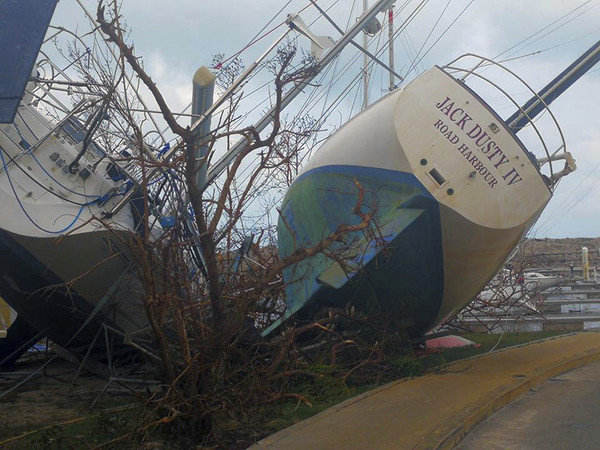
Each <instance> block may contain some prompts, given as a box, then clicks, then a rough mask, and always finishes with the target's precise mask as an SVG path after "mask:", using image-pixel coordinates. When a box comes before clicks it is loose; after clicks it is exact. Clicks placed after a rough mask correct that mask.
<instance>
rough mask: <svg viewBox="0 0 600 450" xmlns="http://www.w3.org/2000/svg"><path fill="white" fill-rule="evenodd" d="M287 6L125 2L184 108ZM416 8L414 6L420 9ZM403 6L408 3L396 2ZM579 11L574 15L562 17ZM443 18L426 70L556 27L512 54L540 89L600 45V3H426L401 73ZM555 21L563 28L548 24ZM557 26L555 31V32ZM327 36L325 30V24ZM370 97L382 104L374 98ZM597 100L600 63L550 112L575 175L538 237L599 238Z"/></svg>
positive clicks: (65, 9) (174, 100)
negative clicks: (202, 83) (214, 62)
mask: <svg viewBox="0 0 600 450" xmlns="http://www.w3.org/2000/svg"><path fill="white" fill-rule="evenodd" d="M373 2H374V1H373V0H370V3H371V4H372V3H373ZM84 3H85V4H86V5H89V8H90V10H91V11H95V4H96V2H95V1H93V0H84ZM286 3H287V0H172V1H169V2H167V1H164V0H124V8H123V15H124V18H125V20H126V21H127V24H128V25H129V27H130V28H131V30H132V31H131V41H132V42H133V43H134V45H135V51H136V54H138V55H140V56H142V57H143V59H144V61H145V64H146V67H147V68H148V70H149V72H150V74H151V75H152V77H153V78H154V79H155V81H156V82H157V84H158V86H159V87H160V88H161V89H162V90H163V92H164V93H165V94H166V97H167V100H168V101H169V102H170V103H171V105H172V108H173V109H174V110H180V109H182V108H183V107H184V106H185V105H186V104H187V103H188V102H189V100H190V98H191V90H190V80H191V77H192V75H193V73H194V71H195V70H196V68H197V67H199V66H201V65H210V62H211V58H212V55H214V54H216V53H223V54H225V55H226V56H229V55H231V54H233V53H235V52H236V51H238V50H240V49H241V48H242V47H244V45H245V44H246V43H247V42H248V41H249V40H250V39H251V38H252V37H253V36H254V35H255V33H257V32H258V31H259V30H260V29H261V28H262V27H263V26H264V25H265V24H266V23H267V22H268V21H269V20H270V19H271V18H272V16H274V15H275V14H276V13H277V12H278V11H279V10H280V9H281V8H282V7H283V6H284V5H285V4H286ZM307 3H308V1H307V0H293V1H291V3H290V5H289V6H287V7H286V8H285V9H284V12H282V14H281V15H280V16H279V18H278V19H277V20H275V21H274V22H273V24H274V25H276V24H279V23H280V22H281V21H282V20H283V19H284V18H285V14H286V13H289V12H295V11H298V10H300V9H301V8H303V7H304V6H305V5H306V4H307ZM319 3H320V4H322V5H323V6H324V7H326V6H329V5H331V4H333V3H336V5H335V6H334V7H333V9H332V10H331V14H332V15H333V16H334V18H336V19H337V20H338V21H339V23H340V25H341V26H342V27H345V25H346V23H347V21H348V17H341V15H342V13H345V15H346V16H347V15H348V12H349V11H351V10H352V4H353V0H338V1H337V2H335V0H319ZM358 3H360V4H362V2H358ZM412 3H413V4H414V5H415V6H416V5H417V3H418V2H417V1H413V2H412ZM396 4H397V5H401V4H404V1H402V0H398V1H397V2H396ZM579 6H581V7H580V8H579V9H578V10H577V12H576V13H575V14H571V15H570V16H568V17H567V18H566V19H562V20H560V19H561V17H562V16H564V15H565V14H567V13H569V11H571V10H573V9H574V8H577V7H579ZM466 7H467V9H466V10H465V12H464V14H462V16H460V17H459V18H458V19H457V17H458V16H459V14H460V13H461V11H463V10H464V9H465V8H466ZM444 9H445V11H444ZM312 11H313V10H311V9H308V10H307V11H306V12H304V13H303V15H302V16H303V17H304V18H305V21H306V22H309V19H310V18H311V17H313V16H314V13H313V12H312ZM406 11H408V9H407V10H406ZM442 12H443V15H442ZM580 13H581V14H580ZM578 14H579V16H578ZM338 16H339V17H338ZM440 16H441V19H439V18H440ZM576 16H577V17H576ZM81 17H82V14H81V13H80V12H79V11H78V9H77V6H76V5H75V0H60V3H59V6H58V9H57V13H56V15H55V22H56V23H58V22H62V23H63V24H65V25H69V24H70V23H73V22H76V21H77V20H80V19H81ZM438 19H439V23H438V25H437V27H436V28H435V29H434V31H433V33H432V34H431V37H430V38H429V40H428V41H427V43H426V44H425V46H424V49H427V48H429V46H430V44H432V43H433V42H434V41H435V40H436V39H437V38H438V37H439V36H440V34H442V32H443V31H444V30H446V29H447V28H448V27H449V26H450V25H451V23H452V22H453V21H454V20H455V19H457V20H456V22H455V23H454V24H453V25H452V26H451V28H450V29H449V31H448V32H447V33H446V34H445V35H444V36H443V38H441V39H440V40H439V42H438V43H437V44H436V45H435V47H434V48H433V49H432V50H431V51H430V52H429V53H427V54H426V55H425V57H424V58H423V59H422V61H421V63H420V65H419V71H421V70H424V69H427V68H428V67H431V66H432V65H436V64H438V65H442V64H444V63H447V62H449V61H450V60H452V59H453V58H455V57H456V56H458V55H460V54H462V53H466V52H472V53H477V54H481V55H483V56H487V57H495V56H497V55H499V54H501V53H502V52H504V51H506V50H507V49H509V48H511V47H512V46H513V45H515V44H518V43H519V42H521V41H522V40H523V39H525V38H527V37H528V36H529V35H531V34H533V33H535V32H537V31H539V30H541V29H543V28H544V27H548V26H550V27H549V28H547V29H546V30H545V31H543V32H541V33H539V34H538V35H537V36H536V38H535V39H537V41H536V42H533V43H532V44H531V45H529V46H527V47H526V48H521V47H517V48H516V49H515V50H517V52H516V53H515V54H514V55H512V56H521V55H525V54H529V53H533V52H538V51H541V53H539V54H536V55H534V56H530V57H526V58H521V59H519V60H517V61H514V62H513V63H511V64H510V68H511V69H512V70H514V71H516V72H517V73H518V74H519V75H520V76H521V77H522V78H524V79H525V80H526V81H527V82H528V83H530V84H531V86H532V87H533V88H534V89H536V90H538V89H540V88H542V87H543V86H544V85H545V84H546V83H547V82H549V81H550V80H552V78H554V76H556V75H557V74H558V73H560V72H561V71H562V70H563V69H564V68H565V67H566V66H567V65H568V64H569V63H570V62H572V61H573V60H574V59H575V58H576V57H578V56H579V55H580V54H581V53H583V52H584V51H585V50H587V49H588V48H589V47H590V46H591V45H592V44H594V43H595V42H597V41H598V40H600V0H588V1H586V0H474V1H472V2H471V0H451V1H450V2H448V0H429V2H428V3H427V6H426V7H425V8H424V9H423V11H422V13H421V14H419V16H418V17H417V18H416V19H415V20H414V21H413V22H412V23H411V24H410V26H409V27H408V29H407V34H406V35H405V36H406V37H405V38H404V40H403V41H401V42H399V43H398V44H397V52H396V64H397V67H398V68H399V69H400V68H406V67H407V66H408V65H409V64H410V60H409V57H408V55H407V52H406V47H407V46H409V47H410V46H412V47H413V48H416V49H419V48H420V47H421V46H422V45H423V42H424V41H425V40H426V39H427V36H428V34H429V33H430V31H431V29H432V27H433V26H434V24H435V23H436V21H438ZM555 21H558V22H557V23H555V24H554V25H551V24H552V23H553V22H555ZM557 26H558V27H559V28H558V29H557V30H555V31H552V32H550V31H551V30H553V29H554V28H556V27H557ZM322 30H324V31H322V32H326V31H325V27H324V26H323V28H322ZM317 31H320V29H318V30H317ZM279 33H280V31H278V32H277V33H275V34H274V35H273V37H275V36H277V34H279ZM329 34H331V35H332V36H334V34H333V33H331V32H330V33H329ZM334 37H337V36H334ZM532 40H533V39H532ZM268 43H270V41H269V40H268V39H265V42H264V44H263V43H262V42H261V43H259V44H257V45H256V46H254V47H253V48H252V49H251V50H250V51H248V52H246V53H245V54H244V55H243V57H244V60H245V61H247V62H249V61H250V60H251V59H252V58H253V57H255V56H256V55H257V54H258V53H260V52H262V50H264V49H265V48H266V46H267V45H268ZM525 95H526V94H525ZM372 97H373V100H375V99H376V97H377V95H376V93H375V94H373V96H372ZM522 100H526V98H522ZM599 103H600V64H599V65H598V66H597V67H596V68H595V69H592V71H591V72H590V73H588V74H587V75H586V76H585V77H583V78H582V79H581V80H580V81H579V82H578V83H576V84H575V85H574V86H573V87H571V88H570V89H569V91H567V93H566V94H564V95H563V96H562V97H561V98H559V99H558V100H557V101H556V102H554V104H553V105H552V108H551V109H552V111H553V113H554V114H555V115H556V117H557V118H558V120H559V122H560V124H561V127H562V130H563V132H564V135H565V139H566V142H567V146H568V149H569V151H571V153H573V155H574V157H575V158H576V160H577V165H578V170H577V172H575V173H573V174H571V175H569V176H568V177H566V178H565V179H564V180H563V181H562V182H561V184H560V185H559V186H558V189H557V191H556V194H555V196H554V198H553V199H552V201H551V202H550V204H549V206H548V208H547V210H546V211H545V212H544V214H543V215H542V217H541V219H540V220H539V222H538V225H537V226H536V227H534V231H535V237H546V236H547V237H580V236H589V237H596V236H600V110H599V109H598V108H599V107H598V105H599Z"/></svg>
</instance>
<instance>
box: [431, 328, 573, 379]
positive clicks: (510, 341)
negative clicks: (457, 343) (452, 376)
mask: <svg viewBox="0 0 600 450" xmlns="http://www.w3.org/2000/svg"><path fill="white" fill-rule="evenodd" d="M561 334H565V332H564V331H533V332H524V333H504V335H500V334H489V333H467V334H461V336H462V337H464V338H465V339H469V340H470V341H473V342H475V343H476V344H480V346H479V347H477V348H475V347H470V346H469V347H460V348H447V349H444V350H443V351H442V352H441V353H435V354H431V355H427V356H425V357H423V358H421V361H422V362H423V366H424V368H425V370H428V369H435V368H436V367H441V366H443V365H445V364H448V363H450V362H452V361H457V360H459V359H465V358H470V357H472V356H477V355H482V354H484V353H488V352H490V351H491V350H492V349H494V350H500V349H503V348H508V347H514V346H516V345H521V344H526V343H528V342H532V341H537V340H540V339H546V338H550V337H554V336H560V335H561ZM494 347H495V348H494Z"/></svg>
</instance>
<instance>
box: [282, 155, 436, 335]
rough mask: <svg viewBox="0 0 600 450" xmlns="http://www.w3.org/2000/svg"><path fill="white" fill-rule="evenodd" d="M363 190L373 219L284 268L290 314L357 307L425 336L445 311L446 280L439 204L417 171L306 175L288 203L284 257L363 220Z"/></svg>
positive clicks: (338, 170) (337, 169) (323, 170)
mask: <svg viewBox="0 0 600 450" xmlns="http://www.w3.org/2000/svg"><path fill="white" fill-rule="evenodd" d="M361 191H362V195H363V201H362V205H361V211H362V212H363V213H369V212H374V220H372V221H371V222H370V223H369V225H368V227H367V228H366V229H364V230H360V231H355V232H351V233H348V234H347V235H345V236H344V238H343V241H342V242H334V243H333V244H332V245H331V246H330V247H329V248H328V249H327V250H326V251H325V252H323V253H319V254H317V255H315V256H313V257H311V258H308V259H306V260H304V261H301V262H299V263H297V264H294V265H292V266H290V267H288V268H287V269H286V270H284V280H285V282H286V293H287V312H286V317H291V316H292V315H295V314H299V316H302V315H303V311H306V312H308V311H313V310H314V308H318V307H344V306H346V305H353V306H355V307H356V308H359V309H361V310H365V311H381V312H384V313H385V314H388V315H390V314H391V315H393V316H395V317H397V318H403V319H408V320H410V321H412V322H413V325H412V326H411V328H410V332H411V334H420V333H422V332H423V331H425V330H427V329H428V328H429V327H430V326H431V325H432V324H433V321H434V319H435V317H436V315H437V313H438V312H439V310H440V306H441V302H442V296H443V285H444V283H443V263H442V262H443V259H442V244H441V229H440V215H439V205H438V203H437V201H436V200H435V199H434V198H433V197H432V196H431V195H430V194H429V193H428V192H427V190H426V189H425V188H424V187H423V186H422V185H421V184H420V183H419V182H418V181H417V179H416V178H415V177H414V175H412V174H409V173H404V172H399V171H392V170H384V169H375V168H368V167H360V166H344V165H336V166H325V167H320V168H318V169H313V170H311V171H308V172H307V173H305V174H303V175H302V176H301V177H299V178H298V179H297V180H296V181H295V182H294V183H293V185H292V186H291V188H290V190H289V191H288V194H287V195H286V198H285V200H284V202H283V205H282V209H281V218H280V220H279V252H280V256H281V258H286V257H287V256H289V255H291V254H292V253H293V252H294V250H295V249H297V248H310V247H313V246H315V245H317V244H318V243H319V242H321V241H322V240H323V239H325V238H326V237H327V236H329V235H330V234H331V233H333V232H334V231H335V230H336V229H337V228H338V227H339V226H340V225H357V224H359V223H361V222H362V219H361V217H360V215H359V214H356V213H355V208H356V207H357V205H358V203H359V194H360V193H361Z"/></svg>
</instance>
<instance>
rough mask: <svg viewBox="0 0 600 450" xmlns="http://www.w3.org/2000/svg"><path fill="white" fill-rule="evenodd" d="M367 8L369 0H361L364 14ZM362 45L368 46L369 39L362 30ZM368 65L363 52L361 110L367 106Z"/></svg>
mask: <svg viewBox="0 0 600 450" xmlns="http://www.w3.org/2000/svg"><path fill="white" fill-rule="evenodd" d="M367 9H369V0H363V13H364V14H366V12H367ZM362 38H363V39H362V46H363V48H364V49H365V50H368V49H369V48H368V47H369V39H368V36H367V33H366V32H364V31H363V36H362ZM368 66H369V58H368V57H367V55H366V54H364V53H363V106H362V109H363V111H364V110H365V109H367V108H368V106H369V72H368V71H367V68H368Z"/></svg>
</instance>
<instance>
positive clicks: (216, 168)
mask: <svg viewBox="0 0 600 450" xmlns="http://www.w3.org/2000/svg"><path fill="white" fill-rule="evenodd" d="M393 1H394V0H380V1H378V2H377V3H376V4H375V5H374V6H373V7H371V8H370V9H369V11H368V12H367V14H365V15H364V16H362V18H361V19H360V20H358V21H357V22H356V23H355V24H354V26H352V27H351V28H350V30H348V32H347V33H346V34H345V35H344V36H343V37H342V38H341V39H340V40H339V41H338V42H337V43H336V44H335V45H334V46H333V47H332V49H331V50H330V51H329V52H327V53H326V54H325V56H324V57H323V59H322V60H321V61H320V62H319V63H318V65H317V67H316V68H315V71H314V73H313V74H312V75H311V76H309V77H307V78H306V79H305V80H304V81H302V82H300V83H298V84H297V85H295V86H294V87H293V88H291V89H290V90H289V91H288V93H287V94H286V95H285V96H284V97H283V99H282V101H281V105H280V108H281V110H283V109H284V108H285V107H286V106H287V105H288V104H289V103H290V102H291V101H292V100H293V99H294V98H296V96H297V95H298V94H300V92H302V91H303V90H304V89H305V88H306V87H308V86H309V85H310V83H311V82H312V80H314V79H315V78H316V76H317V75H318V74H319V73H320V72H321V70H323V68H324V67H326V66H327V65H328V64H329V63H330V62H331V61H333V60H334V59H335V58H336V57H337V55H338V54H339V53H340V52H341V51H342V50H343V49H344V48H345V47H346V45H348V44H349V43H350V42H351V41H352V39H354V37H355V36H356V35H357V34H358V33H360V31H361V30H362V29H363V28H364V27H365V25H366V24H367V23H369V21H370V20H372V19H373V18H374V17H375V16H376V15H377V14H378V13H380V12H381V11H385V10H387V9H389V5H390V4H391V3H392V2H393ZM274 114H275V107H273V108H271V110H270V111H269V112H268V113H267V114H265V115H264V116H263V118H262V119H260V120H259V121H258V122H257V123H256V124H255V126H254V129H255V130H256V131H257V132H258V133H260V132H261V131H262V130H264V129H265V128H266V127H267V125H269V124H270V123H271V122H272V121H273V118H274ZM246 145H247V142H246V140H245V139H242V140H240V141H239V142H238V143H237V144H236V145H235V146H234V147H233V148H232V149H231V150H229V152H227V154H225V155H224V156H223V157H222V158H221V159H220V160H219V161H218V162H217V163H215V164H214V165H213V166H212V167H211V168H210V169H209V171H208V176H207V178H206V185H205V186H204V187H206V186H208V185H209V184H210V183H212V182H213V181H214V180H215V179H216V178H217V177H218V176H219V175H220V174H221V173H222V172H223V171H224V170H225V169H226V168H227V167H228V166H229V164H231V162H232V161H233V160H234V159H235V157H236V156H237V155H238V154H239V153H240V152H241V151H243V149H244V148H245V147H246Z"/></svg>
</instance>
